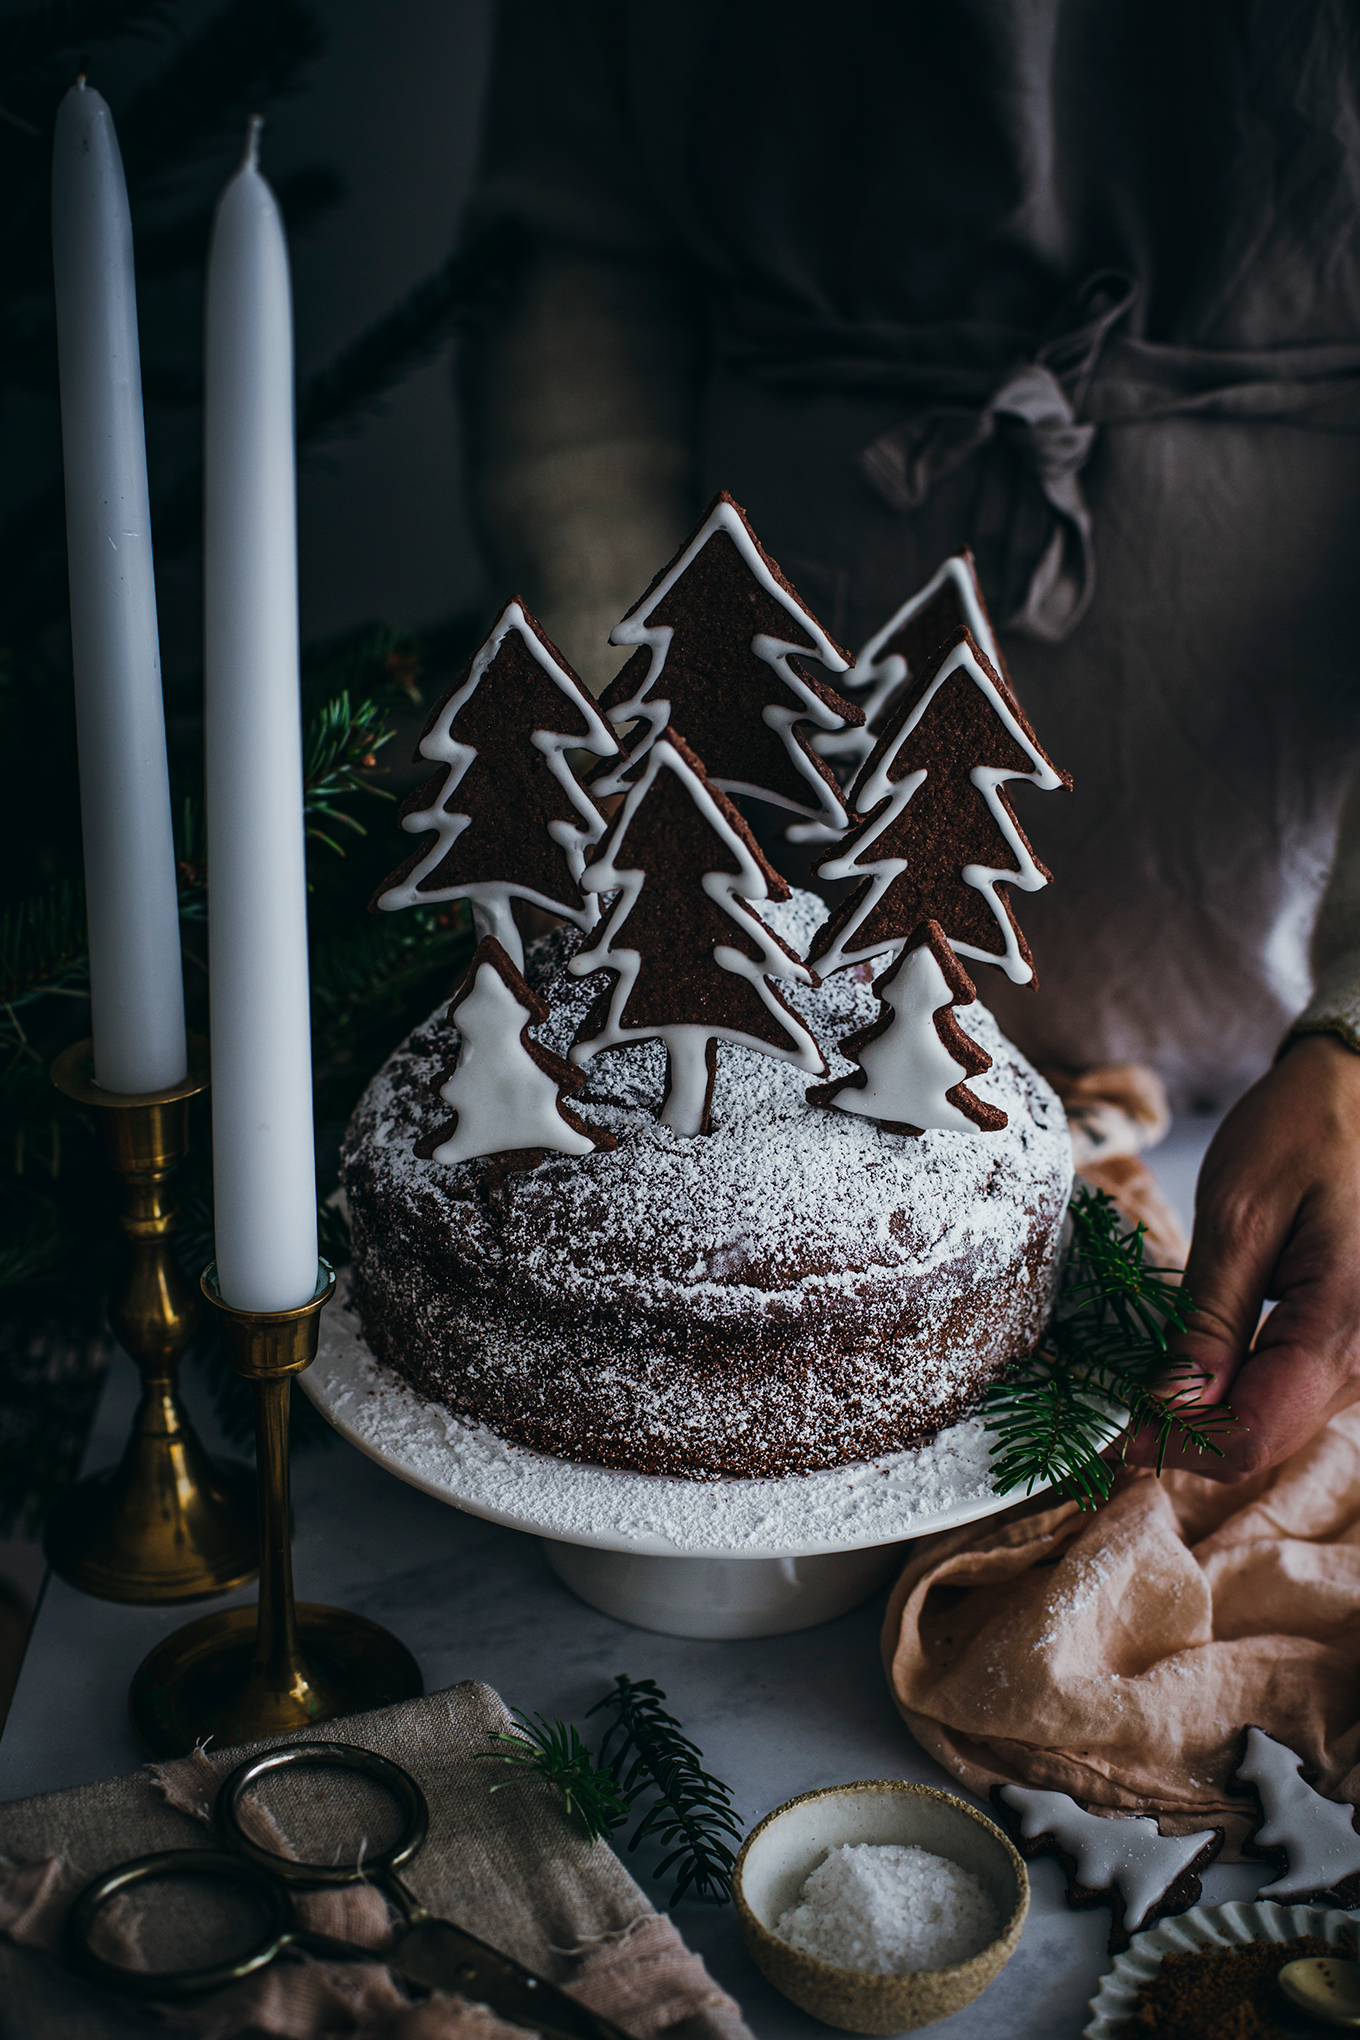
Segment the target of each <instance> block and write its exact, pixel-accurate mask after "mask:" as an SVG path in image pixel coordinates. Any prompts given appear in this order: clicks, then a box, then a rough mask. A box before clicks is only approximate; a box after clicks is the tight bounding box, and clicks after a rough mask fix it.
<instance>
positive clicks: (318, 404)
mask: <svg viewBox="0 0 1360 2040" xmlns="http://www.w3.org/2000/svg"><path fill="white" fill-rule="evenodd" d="M518 242H519V236H518V234H517V233H513V234H512V233H509V232H507V233H505V234H497V235H486V236H484V237H483V238H482V240H480V241H479V242H478V243H476V244H475V246H474V247H472V248H471V249H469V250H467V251H466V252H463V253H459V254H455V255H451V256H450V257H449V259H448V261H447V262H445V263H443V264H442V265H441V267H440V268H438V269H436V270H435V271H434V273H433V275H431V276H427V277H426V278H425V279H424V281H423V282H421V283H418V284H416V285H415V287H414V288H413V289H412V290H409V291H408V292H407V293H406V296H405V297H404V298H402V299H401V301H400V303H398V304H396V305H394V306H393V308H392V310H391V311H390V312H388V313H386V314H385V316H384V317H383V318H381V319H379V320H378V321H377V322H376V324H374V325H372V326H370V327H369V328H368V330H367V332H365V333H361V334H360V335H359V338H358V339H357V340H355V341H353V342H351V344H350V345H349V346H348V347H346V348H344V349H342V351H341V352H340V353H339V354H338V355H337V356H336V357H335V359H334V361H332V362H330V363H329V364H328V365H327V366H326V367H325V368H323V369H320V370H319V371H318V372H317V373H316V374H315V375H314V376H312V377H311V378H310V379H309V380H308V382H307V383H306V384H305V385H304V386H303V388H302V390H301V392H300V393H299V396H298V414H297V415H298V444H299V446H300V447H312V446H315V445H317V444H318V442H319V441H321V440H323V439H326V438H329V437H331V436H332V435H334V434H335V433H337V432H343V431H349V430H352V429H353V427H354V426H355V425H357V424H358V423H359V422H360V421H361V420H362V419H363V417H364V416H365V415H366V414H367V413H369V412H371V411H372V410H373V408H374V407H375V405H377V404H379V403H380V402H381V400H382V399H383V397H385V396H386V395H387V394H388V392H389V391H390V390H391V389H392V388H393V386H394V385H395V384H396V383H398V382H399V381H401V380H402V379H403V377H405V376H406V375H407V374H408V373H409V372H410V370H411V369H412V368H414V367H416V366H417V365H418V364H419V363H420V362H421V361H424V360H428V358H429V357H430V356H431V355H432V354H434V353H435V352H436V350H437V349H438V348H439V347H440V345H441V344H442V343H443V341H444V340H445V339H446V338H447V337H448V335H449V334H450V333H451V332H452V331H453V330H454V328H455V327H456V326H457V325H459V324H460V323H461V322H462V321H463V320H464V319H466V318H468V317H470V316H472V315H473V314H474V313H476V312H477V311H479V310H481V309H482V307H483V306H484V305H485V303H486V301H487V298H488V295H489V294H490V292H491V291H492V290H493V289H494V287H495V285H496V283H497V281H498V280H499V278H500V277H501V276H502V275H503V274H504V271H505V268H506V264H507V262H508V260H509V257H510V253H511V250H512V248H513V247H515V246H517V245H518Z"/></svg>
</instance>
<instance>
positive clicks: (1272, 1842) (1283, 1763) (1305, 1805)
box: [1236, 1727, 1360, 1907]
mask: <svg viewBox="0 0 1360 2040" xmlns="http://www.w3.org/2000/svg"><path fill="white" fill-rule="evenodd" d="M1243 1740H1244V1742H1245V1744H1246V1747H1245V1749H1244V1751H1243V1754H1242V1761H1241V1763H1240V1764H1239V1765H1238V1767H1237V1772H1236V1775H1237V1777H1239V1778H1241V1779H1242V1780H1243V1781H1244V1782H1245V1783H1246V1784H1248V1785H1250V1786H1251V1788H1252V1790H1253V1791H1254V1792H1255V1794H1256V1797H1257V1798H1258V1799H1259V1800H1260V1802H1261V1821H1260V1825H1259V1826H1258V1827H1257V1828H1256V1829H1255V1831H1254V1832H1253V1834H1252V1836H1251V1839H1250V1841H1249V1842H1248V1843H1247V1849H1248V1852H1249V1854H1251V1855H1253V1856H1264V1857H1265V1858H1266V1860H1267V1861H1268V1862H1271V1863H1273V1864H1274V1865H1275V1867H1276V1869H1277V1870H1278V1871H1279V1873H1280V1874H1279V1876H1278V1877H1277V1878H1276V1879H1275V1882H1274V1883H1273V1884H1264V1885H1262V1887H1261V1891H1260V1896H1261V1897H1262V1898H1278V1899H1318V1898H1322V1897H1323V1896H1324V1895H1326V1896H1328V1897H1331V1898H1333V1899H1334V1900H1335V1902H1336V1903H1337V1904H1338V1905H1344V1906H1348V1907H1349V1906H1354V1905H1356V1904H1360V1834H1357V1833H1356V1830H1355V1808H1354V1807H1353V1806H1351V1805H1349V1804H1347V1803H1346V1802H1345V1801H1338V1800H1335V1799H1326V1798H1324V1797H1323V1795H1322V1793H1320V1792H1318V1791H1316V1790H1315V1789H1314V1787H1313V1786H1311V1785H1310V1784H1309V1783H1308V1782H1307V1780H1306V1779H1305V1778H1304V1777H1303V1775H1302V1768H1303V1767H1302V1759H1301V1758H1300V1757H1298V1756H1297V1755H1296V1754H1295V1752H1294V1751H1293V1750H1291V1749H1290V1748H1289V1745H1288V1744H1287V1743H1282V1742H1277V1741H1276V1740H1275V1738H1274V1736H1273V1735H1267V1734H1266V1732H1265V1730H1264V1729H1263V1728H1254V1727H1253V1728H1248V1729H1247V1730H1246V1732H1245V1735H1244V1738H1243Z"/></svg>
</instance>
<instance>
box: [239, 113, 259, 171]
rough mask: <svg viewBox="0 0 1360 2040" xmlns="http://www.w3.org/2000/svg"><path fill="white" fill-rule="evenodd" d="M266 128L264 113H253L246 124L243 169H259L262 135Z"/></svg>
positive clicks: (242, 158)
mask: <svg viewBox="0 0 1360 2040" xmlns="http://www.w3.org/2000/svg"><path fill="white" fill-rule="evenodd" d="M263 128H264V115H263V114H262V113H252V114H251V116H250V120H249V122H248V123H247V125H246V146H245V153H244V154H243V155H242V157H241V168H242V169H243V170H258V169H259V167H260V135H261V132H262V131H263Z"/></svg>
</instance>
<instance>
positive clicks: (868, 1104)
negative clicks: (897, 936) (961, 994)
mask: <svg viewBox="0 0 1360 2040" xmlns="http://www.w3.org/2000/svg"><path fill="white" fill-rule="evenodd" d="M877 989H878V993H879V997H880V999H882V1000H884V1001H885V1003H887V1004H888V1005H890V1006H891V1007H892V1012H893V1017H892V1019H891V1021H890V1022H889V1023H888V1026H887V1027H886V1028H885V1029H884V1031H883V1033H882V1034H880V1035H877V1036H876V1037H875V1039H874V1040H873V1041H870V1042H866V1044H865V1046H864V1047H863V1048H862V1049H860V1050H859V1051H858V1052H857V1053H856V1055H855V1061H856V1062H857V1063H858V1064H859V1066H860V1068H861V1069H862V1070H863V1071H864V1074H865V1076H866V1077H867V1079H868V1082H867V1084H866V1085H865V1086H864V1088H863V1089H860V1088H859V1087H858V1086H856V1085H854V1084H846V1085H845V1086H844V1088H843V1089H842V1090H840V1091H838V1092H837V1094H836V1096H835V1097H834V1098H833V1099H832V1101H831V1103H832V1106H833V1107H834V1109H835V1110H836V1111H838V1112H857V1113H859V1115H860V1116H861V1118H864V1119H887V1120H891V1121H892V1122H893V1123H894V1124H896V1125H899V1126H919V1127H922V1128H925V1127H928V1126H935V1127H942V1128H943V1129H945V1130H946V1131H947V1132H951V1133H974V1134H975V1133H978V1132H979V1131H980V1130H981V1129H980V1128H979V1126H978V1124H977V1121H976V1120H973V1119H970V1118H969V1117H968V1115H967V1114H966V1113H964V1112H960V1110H959V1108H958V1106H957V1105H954V1104H951V1102H950V1100H949V1099H948V1098H947V1097H946V1096H945V1093H946V1091H949V1090H952V1089H953V1087H954V1085H955V1084H958V1083H962V1082H963V1081H964V1080H965V1079H966V1078H967V1076H968V1074H969V1073H968V1071H967V1070H966V1069H965V1068H964V1066H963V1064H962V1063H960V1062H955V1060H954V1058H953V1056H952V1055H951V1054H950V1053H949V1050H948V1049H947V1048H946V1047H945V1045H944V1043H943V1041H941V1039H940V1035H939V1030H938V1029H937V1027H936V1025H935V1015H936V1014H937V1013H938V1012H941V1011H943V1010H946V1009H947V1008H948V1007H950V1006H952V1005H953V1003H954V994H953V991H952V989H951V988H950V986H949V984H948V983H947V981H946V979H945V974H944V972H943V971H942V970H941V969H940V966H939V962H938V960H937V959H936V957H935V954H934V952H933V951H932V950H931V949H930V948H929V947H927V946H926V945H924V944H923V945H922V946H921V948H919V949H913V950H912V951H910V953H909V954H908V955H907V956H906V957H905V959H904V960H903V961H902V962H901V963H899V964H897V965H896V966H895V971H894V972H892V973H889V977H888V978H887V979H880V980H879V985H878V987H877ZM964 1010H965V1011H966V1010H967V1009H966V1008H965V1009H964Z"/></svg>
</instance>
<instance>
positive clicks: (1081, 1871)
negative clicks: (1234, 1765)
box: [999, 1785, 1215, 1934]
mask: <svg viewBox="0 0 1360 2040" xmlns="http://www.w3.org/2000/svg"><path fill="white" fill-rule="evenodd" d="M999 1790H1000V1793H1001V1797H1002V1798H1003V1799H1004V1800H1005V1801H1006V1804H1007V1805H1008V1806H1013V1807H1014V1808H1015V1809H1016V1811H1017V1812H1018V1813H1019V1814H1020V1816H1021V1820H1020V1832H1021V1834H1022V1835H1023V1836H1024V1839H1025V1840H1026V1841H1027V1842H1037V1841H1038V1840H1039V1839H1040V1838H1041V1837H1042V1836H1047V1835H1051V1836H1052V1837H1053V1840H1054V1841H1055V1842H1056V1843H1057V1844H1058V1847H1059V1848H1060V1849H1061V1850H1062V1851H1063V1853H1064V1855H1067V1856H1071V1857H1072V1858H1073V1859H1074V1861H1075V1863H1076V1866H1077V1868H1076V1882H1077V1883H1078V1884H1081V1885H1083V1886H1084V1887H1085V1889H1086V1890H1088V1891H1106V1890H1108V1889H1109V1888H1110V1886H1111V1885H1113V1886H1114V1888H1115V1890H1116V1891H1117V1892H1118V1893H1119V1895H1120V1897H1121V1898H1122V1899H1123V1901H1124V1926H1125V1928H1126V1930H1127V1931H1128V1932H1129V1933H1130V1934H1136V1933H1137V1932H1138V1929H1139V1928H1140V1927H1141V1926H1142V1925H1143V1924H1144V1922H1145V1921H1146V1919H1147V1917H1148V1914H1149V1913H1151V1912H1153V1911H1155V1909H1156V1906H1157V1903H1158V1901H1159V1900H1160V1899H1162V1898H1164V1897H1165V1896H1166V1893H1167V1892H1168V1890H1169V1889H1170V1887H1171V1886H1172V1885H1173V1884H1174V1883H1175V1882H1176V1879H1177V1878H1178V1877H1180V1876H1182V1875H1183V1873H1184V1872H1185V1871H1187V1870H1188V1869H1189V1868H1190V1866H1191V1864H1192V1863H1193V1862H1194V1861H1195V1858H1196V1857H1197V1856H1198V1855H1199V1854H1200V1853H1201V1851H1202V1850H1203V1849H1205V1848H1206V1847H1207V1845H1208V1844H1209V1843H1210V1842H1212V1841H1213V1840H1214V1838H1215V1831H1214V1829H1212V1828H1208V1829H1206V1830H1205V1831H1204V1833H1202V1834H1197V1835H1162V1834H1158V1832H1157V1823H1156V1821H1155V1820H1151V1819H1149V1818H1148V1816H1147V1815H1146V1814H1125V1815H1120V1814H1115V1815H1113V1816H1111V1817H1110V1818H1108V1819H1107V1818H1104V1817H1102V1816H1101V1815H1100V1814H1097V1813H1083V1811H1082V1809H1081V1808H1080V1807H1079V1806H1078V1805H1077V1802H1076V1800H1075V1799H1070V1798H1069V1797H1068V1795H1067V1794H1066V1793H1065V1792H1040V1791H1036V1790H1035V1789H1034V1788H1032V1787H1031V1786H1028V1785H1002V1786H1001V1787H1000V1788H999Z"/></svg>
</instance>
